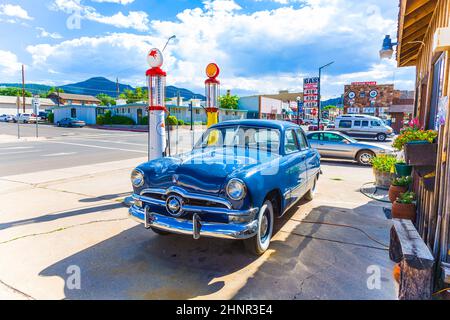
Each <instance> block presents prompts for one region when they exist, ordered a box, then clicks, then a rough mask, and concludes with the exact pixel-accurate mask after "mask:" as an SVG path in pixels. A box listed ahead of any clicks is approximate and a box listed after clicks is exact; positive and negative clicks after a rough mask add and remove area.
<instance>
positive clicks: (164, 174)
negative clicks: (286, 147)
mask: <svg viewBox="0 0 450 320" xmlns="http://www.w3.org/2000/svg"><path fill="white" fill-rule="evenodd" d="M278 157H279V155H278V154H276V153H271V152H267V151H258V150H255V149H245V148H206V149H194V150H192V151H191V152H188V153H184V154H181V155H179V156H176V157H168V158H162V159H158V160H155V161H151V162H148V163H146V164H144V165H142V166H140V168H141V169H142V170H143V171H144V174H145V176H146V183H147V185H148V186H149V187H157V188H168V187H170V186H173V185H175V184H176V185H178V186H180V187H183V188H185V189H186V190H188V191H193V192H200V193H210V194H211V193H212V194H219V193H220V191H221V189H222V188H223V186H224V184H225V182H226V181H227V180H228V177H229V176H230V175H233V176H236V175H238V174H239V173H243V172H244V173H245V172H247V171H250V170H251V169H253V168H254V167H256V166H258V165H261V164H263V163H267V162H270V161H272V160H274V159H277V158H278Z"/></svg>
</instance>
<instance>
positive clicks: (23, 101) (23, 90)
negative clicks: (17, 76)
mask: <svg viewBox="0 0 450 320" xmlns="http://www.w3.org/2000/svg"><path fill="white" fill-rule="evenodd" d="M22 103H23V106H22V107H23V113H25V66H24V65H22Z"/></svg>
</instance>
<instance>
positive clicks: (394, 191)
mask: <svg viewBox="0 0 450 320" xmlns="http://www.w3.org/2000/svg"><path fill="white" fill-rule="evenodd" d="M411 182H412V177H411V176H408V177H398V178H394V179H392V182H391V186H390V187H389V200H391V203H393V202H394V201H395V200H397V198H398V197H399V195H400V194H401V193H405V192H406V191H408V187H409V185H410V184H411Z"/></svg>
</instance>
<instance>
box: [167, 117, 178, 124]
mask: <svg viewBox="0 0 450 320" xmlns="http://www.w3.org/2000/svg"><path fill="white" fill-rule="evenodd" d="M166 124H167V125H169V126H176V125H177V124H178V119H177V117H175V116H168V117H167V118H166Z"/></svg>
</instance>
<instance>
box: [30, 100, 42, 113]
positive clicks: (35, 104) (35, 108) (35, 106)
mask: <svg viewBox="0 0 450 320" xmlns="http://www.w3.org/2000/svg"><path fill="white" fill-rule="evenodd" d="M31 105H32V106H33V113H34V114H35V115H36V116H38V115H39V107H40V106H41V102H40V100H39V96H34V97H33V100H32V102H31Z"/></svg>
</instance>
